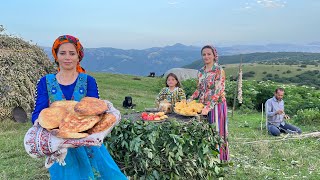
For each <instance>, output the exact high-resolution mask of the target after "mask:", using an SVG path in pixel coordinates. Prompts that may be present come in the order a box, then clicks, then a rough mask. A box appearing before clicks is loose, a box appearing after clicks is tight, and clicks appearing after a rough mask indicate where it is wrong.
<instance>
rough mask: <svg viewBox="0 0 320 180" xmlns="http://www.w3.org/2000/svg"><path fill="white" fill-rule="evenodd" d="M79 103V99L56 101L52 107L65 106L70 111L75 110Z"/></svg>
mask: <svg viewBox="0 0 320 180" xmlns="http://www.w3.org/2000/svg"><path fill="white" fill-rule="evenodd" d="M77 103H78V101H67V100H66V101H63V100H62V101H55V102H53V103H52V104H51V105H50V107H63V108H65V109H66V110H67V111H68V112H71V113H72V112H74V107H75V105H76V104H77Z"/></svg>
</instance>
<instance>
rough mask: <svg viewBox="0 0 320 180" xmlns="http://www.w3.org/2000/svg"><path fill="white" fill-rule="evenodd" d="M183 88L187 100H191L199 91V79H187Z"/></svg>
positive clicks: (183, 83) (183, 82)
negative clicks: (195, 92)
mask: <svg viewBox="0 0 320 180" xmlns="http://www.w3.org/2000/svg"><path fill="white" fill-rule="evenodd" d="M182 86H183V90H184V92H185V93H186V96H187V98H189V97H190V96H191V95H192V94H193V93H194V91H195V90H196V89H197V79H187V80H185V81H182Z"/></svg>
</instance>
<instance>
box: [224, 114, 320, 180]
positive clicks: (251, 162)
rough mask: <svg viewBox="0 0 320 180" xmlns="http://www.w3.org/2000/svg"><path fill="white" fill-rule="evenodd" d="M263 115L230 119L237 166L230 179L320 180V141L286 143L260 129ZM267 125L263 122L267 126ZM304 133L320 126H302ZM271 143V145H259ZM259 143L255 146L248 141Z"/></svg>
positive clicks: (232, 150) (231, 137)
mask: <svg viewBox="0 0 320 180" xmlns="http://www.w3.org/2000/svg"><path fill="white" fill-rule="evenodd" d="M260 121H261V115H260V114H258V113H256V114H249V115H241V114H237V113H236V114H235V116H234V118H233V119H232V118H229V143H230V154H231V160H232V162H233V163H234V166H233V167H230V169H229V172H228V173H227V177H226V179H319V178H320V169H319V168H317V167H319V166H320V161H319V158H320V154H319V148H320V141H319V140H317V139H316V138H308V139H297V140H283V141H272V140H279V139H283V138H284V136H282V137H271V136H270V135H267V134H266V130H265V129H264V128H265V126H264V125H263V130H262V131H261V130H260ZM264 123H265V122H263V124H264ZM289 123H293V122H289ZM299 127H300V128H301V129H302V131H303V132H304V133H306V132H313V131H319V129H320V127H316V126H299ZM260 140H270V141H269V142H264V141H262V142H259V141H260ZM252 141H258V142H255V143H252V144H248V143H245V142H252Z"/></svg>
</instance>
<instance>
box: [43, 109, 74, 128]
mask: <svg viewBox="0 0 320 180" xmlns="http://www.w3.org/2000/svg"><path fill="white" fill-rule="evenodd" d="M67 114H68V112H67V110H66V109H65V108H63V107H51V108H45V109H43V110H42V111H41V112H40V114H39V117H38V120H39V124H40V125H41V126H42V127H43V128H46V129H48V130H50V129H54V128H57V127H59V125H60V123H61V121H62V120H63V119H64V118H65V117H66V116H67Z"/></svg>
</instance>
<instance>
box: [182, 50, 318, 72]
mask: <svg viewBox="0 0 320 180" xmlns="http://www.w3.org/2000/svg"><path fill="white" fill-rule="evenodd" d="M241 59H242V62H243V63H260V64H285V65H298V64H312V65H316V64H320V53H302V52H266V53H251V54H241V55H232V56H220V57H219V63H220V64H237V63H240V60H241ZM202 66H203V62H202V60H197V61H194V62H192V63H190V64H188V65H185V66H183V67H184V68H190V69H199V68H201V67H202Z"/></svg>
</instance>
